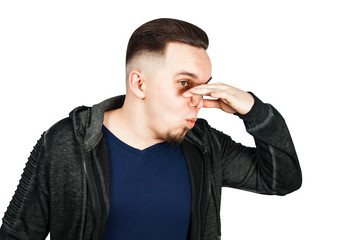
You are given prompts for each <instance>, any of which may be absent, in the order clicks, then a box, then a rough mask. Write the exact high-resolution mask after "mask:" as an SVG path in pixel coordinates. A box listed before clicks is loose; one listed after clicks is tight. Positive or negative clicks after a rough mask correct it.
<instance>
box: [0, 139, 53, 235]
mask: <svg viewBox="0 0 360 240" xmlns="http://www.w3.org/2000/svg"><path fill="white" fill-rule="evenodd" d="M44 135H45V134H43V135H42V137H41V138H40V140H39V141H38V142H37V144H36V145H35V147H34V149H33V151H32V152H31V154H30V157H29V159H28V162H27V163H26V166H25V168H24V172H23V174H22V176H21V179H20V182H19V185H18V187H17V190H16V191H15V194H14V196H13V198H12V200H11V202H10V205H9V207H8V208H7V211H6V212H5V215H4V217H3V219H2V220H3V222H2V226H1V228H0V240H13V239H22V240H23V239H36V240H38V239H39V240H40V239H45V238H46V236H47V235H48V232H49V224H48V223H49V201H48V198H49V196H48V186H47V181H46V179H47V178H46V175H47V174H48V173H47V172H46V171H45V170H44V168H46V163H45V150H44V138H45V137H44Z"/></svg>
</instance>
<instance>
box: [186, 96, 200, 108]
mask: <svg viewBox="0 0 360 240" xmlns="http://www.w3.org/2000/svg"><path fill="white" fill-rule="evenodd" d="M203 105H204V104H203V96H202V95H193V96H191V97H190V103H189V106H190V107H196V108H198V109H200V108H202V107H203Z"/></svg>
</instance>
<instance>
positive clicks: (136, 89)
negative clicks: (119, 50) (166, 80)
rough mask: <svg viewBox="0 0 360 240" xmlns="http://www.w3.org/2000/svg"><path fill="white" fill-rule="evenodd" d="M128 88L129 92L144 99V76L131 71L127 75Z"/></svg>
mask: <svg viewBox="0 0 360 240" xmlns="http://www.w3.org/2000/svg"><path fill="white" fill-rule="evenodd" d="M129 87H130V89H131V91H132V92H133V93H134V94H135V95H136V96H137V97H139V98H141V99H144V98H145V90H146V85H145V81H144V75H143V74H142V73H141V72H139V71H135V70H134V71H131V72H130V74H129Z"/></svg>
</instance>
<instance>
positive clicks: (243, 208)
mask: <svg viewBox="0 0 360 240" xmlns="http://www.w3.org/2000/svg"><path fill="white" fill-rule="evenodd" d="M359 13H360V7H359V3H358V1H346V0H342V1H331V0H328V1H319V0H311V1H308V0H303V1H225V0H223V1H213V2H212V1H209V0H208V1H195V0H192V1H186V0H182V1H169V0H168V1H154V0H153V1H145V0H143V1H84V2H80V1H74V0H72V1H64V0H63V1H56V2H55V1H1V2H0V82H1V85H0V111H1V117H0V132H1V138H0V150H1V152H0V156H1V157H0V194H1V195H0V217H2V216H3V213H4V212H5V210H6V208H7V206H8V204H9V201H10V200H11V197H12V195H13V193H14V191H15V189H16V186H17V184H18V181H19V179H20V176H21V173H22V169H23V167H24V166H25V162H26V161H27V158H28V156H29V153H30V151H31V150H32V147H33V145H34V144H35V143H36V140H37V139H38V138H39V137H40V135H41V133H42V132H43V131H45V130H46V129H48V128H49V127H50V126H51V125H52V124H53V123H55V122H56V121H58V120H60V119H62V118H64V117H66V116H67V115H68V113H69V112H70V110H72V109H73V108H74V107H76V106H78V105H92V104H94V103H97V102H99V101H102V100H104V99H106V98H108V97H112V96H114V95H118V94H123V93H124V86H125V84H124V78H125V72H124V59H125V50H126V45H127V41H128V39H129V37H130V35H131V33H132V32H133V31H134V30H135V29H136V28H137V27H138V26H139V25H141V24H143V23H144V22H146V21H148V20H151V19H154V18H158V17H172V18H179V19H183V20H186V21H189V22H191V23H194V24H196V25H198V26H200V27H201V28H203V29H204V30H205V31H206V32H207V33H208V35H209V38H210V47H209V49H208V53H209V55H210V57H211V59H212V63H213V79H214V80H213V81H214V82H216V81H219V82H225V83H227V84H230V85H234V86H236V87H238V88H241V89H244V90H247V91H252V92H254V93H255V94H256V95H257V96H258V97H259V98H261V99H262V100H263V101H264V102H270V103H271V104H272V105H274V106H275V107H276V108H277V109H278V110H279V111H280V112H281V113H282V115H283V116H284V118H285V119H286V121H287V123H288V126H289V128H290V131H291V133H292V136H293V140H294V143H295V146H296V149H297V152H298V156H299V159H300V161H301V166H302V170H303V178H304V180H303V186H302V188H301V189H300V190H299V191H297V192H295V193H293V194H290V195H288V196H285V197H277V196H263V195H257V194H253V193H248V192H244V191H238V190H233V189H227V188H225V189H224V190H223V198H222V239H226V240H232V239H234V240H235V239H236V240H237V239H254V240H256V239H269V240H271V239H277V240H282V239H284V240H285V239H360V233H359V230H356V228H358V227H359V222H360V221H359V218H360V206H359V205H360V196H359V191H360V188H359V183H360V174H359V167H360V164H359V160H360V158H359V154H358V152H359V151H358V149H359V134H360V131H359V107H358V104H359V100H360V99H359V90H360V88H359V87H358V86H359V85H357V84H356V81H359V80H360V47H359V46H360V14H359ZM201 116H202V117H205V118H206V119H207V120H208V121H209V122H210V124H211V125H213V126H214V127H216V128H218V129H220V130H223V131H224V132H225V133H228V134H230V135H231V136H232V137H233V138H234V139H235V140H237V141H241V142H242V143H243V144H245V145H249V146H253V145H254V143H253V140H252V138H251V137H250V136H249V135H247V133H246V132H245V130H244V127H243V125H242V124H241V122H239V120H238V119H237V118H236V117H234V116H231V115H227V114H225V113H222V112H221V111H220V110H215V109H211V110H209V109H203V110H202V113H201ZM239 123H240V124H239Z"/></svg>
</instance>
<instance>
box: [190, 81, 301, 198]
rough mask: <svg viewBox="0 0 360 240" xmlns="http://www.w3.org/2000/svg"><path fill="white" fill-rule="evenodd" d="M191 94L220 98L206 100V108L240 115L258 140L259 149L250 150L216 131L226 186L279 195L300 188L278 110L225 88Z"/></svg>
mask: <svg viewBox="0 0 360 240" xmlns="http://www.w3.org/2000/svg"><path fill="white" fill-rule="evenodd" d="M196 88H197V89H196ZM191 90H192V91H191ZM214 93H216V94H214ZM192 94H193V95H194V94H200V95H209V96H212V97H215V96H216V97H218V99H215V100H203V101H204V104H203V105H204V107H217V108H220V109H222V110H224V111H225V112H228V113H234V114H235V115H238V116H239V117H240V118H242V119H243V120H244V123H245V126H246V130H247V131H248V133H250V134H251V135H252V136H253V137H254V138H255V144H256V148H248V147H244V146H242V145H241V144H239V143H235V142H234V141H232V140H231V139H230V138H229V137H228V136H226V135H224V134H222V133H220V132H218V131H216V130H215V131H214V136H213V137H214V138H216V139H217V140H216V141H215V142H217V143H219V146H218V150H217V151H219V152H221V155H220V156H223V157H222V172H223V173H222V183H223V186H229V187H235V188H240V189H245V190H249V191H254V192H258V193H264V194H278V195H285V194H287V193H290V192H292V191H295V190H296V189H298V188H299V187H300V186H301V170H300V166H299V162H298V159H297V155H296V152H295V148H294V145H293V142H292V140H291V136H290V133H289V131H288V128H287V126H286V123H285V121H284V119H283V118H282V116H281V115H280V114H279V113H278V112H277V111H276V109H275V108H273V107H272V106H271V105H268V104H264V103H262V102H261V100H260V99H258V98H257V97H255V95H253V94H249V93H246V92H244V91H242V90H239V89H236V88H234V87H231V86H227V85H224V84H212V86H211V85H210V84H209V85H206V86H205V85H200V86H198V87H195V88H193V89H190V90H189V91H188V94H187V96H189V95H190V96H192ZM249 97H251V99H253V101H251V100H250V98H249ZM235 109H236V110H235Z"/></svg>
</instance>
